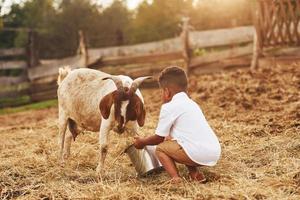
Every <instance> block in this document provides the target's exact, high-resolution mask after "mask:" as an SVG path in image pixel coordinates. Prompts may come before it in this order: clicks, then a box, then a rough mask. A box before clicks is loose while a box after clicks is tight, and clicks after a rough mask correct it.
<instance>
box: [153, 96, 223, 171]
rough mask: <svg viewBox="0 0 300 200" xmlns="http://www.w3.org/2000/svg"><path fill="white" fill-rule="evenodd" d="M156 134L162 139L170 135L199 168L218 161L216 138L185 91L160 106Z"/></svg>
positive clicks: (218, 144) (219, 147)
mask: <svg viewBox="0 0 300 200" xmlns="http://www.w3.org/2000/svg"><path fill="white" fill-rule="evenodd" d="M155 133H156V135H159V136H162V137H166V136H168V135H170V136H171V137H172V138H173V139H174V140H176V141H177V142H178V144H179V145H180V146H182V148H183V149H184V151H185V152H186V153H187V155H188V156H189V157H190V158H191V159H192V160H193V161H194V162H196V163H198V164H200V165H207V166H213V165H215V164H216V163H217V161H218V160H219V158H220V154H221V146H220V143H219V141H218V138H217V136H216V135H215V133H214V132H213V130H212V129H211V127H210V126H209V124H208V122H207V121H206V119H205V117H204V115H203V113H202V111H201V109H200V107H199V106H198V104H197V103H196V102H194V101H193V100H192V99H190V98H189V97H188V96H187V94H186V93H185V92H180V93H177V94H176V95H174V96H173V98H172V100H171V101H170V102H168V103H165V104H163V106H162V107H161V111H160V116H159V122H158V125H157V128H156V131H155Z"/></svg>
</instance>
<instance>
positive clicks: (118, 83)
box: [102, 76, 124, 91]
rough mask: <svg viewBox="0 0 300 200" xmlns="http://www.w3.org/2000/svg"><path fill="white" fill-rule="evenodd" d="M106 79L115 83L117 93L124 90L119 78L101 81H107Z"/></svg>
mask: <svg viewBox="0 0 300 200" xmlns="http://www.w3.org/2000/svg"><path fill="white" fill-rule="evenodd" d="M107 79H110V80H112V81H113V82H114V83H115V85H116V87H117V89H118V90H119V91H122V90H124V87H123V83H122V80H121V79H120V78H119V77H116V76H110V77H106V78H103V79H102V80H107Z"/></svg>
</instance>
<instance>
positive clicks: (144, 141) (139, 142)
mask: <svg viewBox="0 0 300 200" xmlns="http://www.w3.org/2000/svg"><path fill="white" fill-rule="evenodd" d="M134 139H135V141H134V143H133V145H134V147H135V148H137V149H142V148H144V147H145V146H146V145H157V144H159V143H162V142H163V141H164V139H165V137H162V136H159V135H152V136H149V137H145V138H140V137H135V138H134Z"/></svg>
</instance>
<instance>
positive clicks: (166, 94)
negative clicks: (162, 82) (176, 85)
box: [161, 88, 172, 103]
mask: <svg viewBox="0 0 300 200" xmlns="http://www.w3.org/2000/svg"><path fill="white" fill-rule="evenodd" d="M161 95H162V101H163V103H168V102H169V101H171V99H172V95H171V92H170V90H169V88H161Z"/></svg>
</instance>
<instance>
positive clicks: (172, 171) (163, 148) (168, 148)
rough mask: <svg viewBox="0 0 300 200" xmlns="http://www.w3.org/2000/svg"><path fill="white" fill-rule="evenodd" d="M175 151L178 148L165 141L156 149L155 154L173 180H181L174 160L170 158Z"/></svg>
mask: <svg viewBox="0 0 300 200" xmlns="http://www.w3.org/2000/svg"><path fill="white" fill-rule="evenodd" d="M175 151H176V147H175V148H174V145H172V142H171V141H164V142H163V143H160V144H159V145H158V146H157V147H156V150H155V154H156V156H157V158H158V160H159V161H160V162H161V164H162V165H163V167H164V168H165V170H166V171H167V173H168V174H169V175H170V176H171V178H172V179H178V180H179V179H180V176H179V174H178V170H177V167H176V164H175V162H174V159H173V158H172V157H171V156H170V154H173V153H174V152H175Z"/></svg>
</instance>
